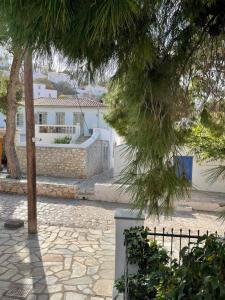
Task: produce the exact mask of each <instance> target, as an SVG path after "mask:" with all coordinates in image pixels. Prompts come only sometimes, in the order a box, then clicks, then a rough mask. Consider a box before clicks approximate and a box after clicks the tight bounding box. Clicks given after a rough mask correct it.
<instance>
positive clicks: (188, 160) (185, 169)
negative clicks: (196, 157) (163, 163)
mask: <svg viewBox="0 0 225 300" xmlns="http://www.w3.org/2000/svg"><path fill="white" fill-rule="evenodd" d="M175 163H176V167H177V174H178V176H185V177H186V178H187V180H188V181H190V182H191V181H192V167H193V156H176V157H175Z"/></svg>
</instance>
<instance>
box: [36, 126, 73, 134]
mask: <svg viewBox="0 0 225 300" xmlns="http://www.w3.org/2000/svg"><path fill="white" fill-rule="evenodd" d="M36 129H37V133H53V134H54V133H56V134H58V133H63V134H68V135H74V134H75V133H76V131H77V125H36Z"/></svg>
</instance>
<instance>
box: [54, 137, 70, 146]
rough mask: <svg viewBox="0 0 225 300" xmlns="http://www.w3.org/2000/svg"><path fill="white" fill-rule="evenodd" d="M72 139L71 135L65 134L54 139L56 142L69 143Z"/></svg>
mask: <svg viewBox="0 0 225 300" xmlns="http://www.w3.org/2000/svg"><path fill="white" fill-rule="evenodd" d="M70 141H71V137H69V136H64V137H62V138H57V139H54V144H69V143H70Z"/></svg>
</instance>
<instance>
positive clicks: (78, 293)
mask: <svg viewBox="0 0 225 300" xmlns="http://www.w3.org/2000/svg"><path fill="white" fill-rule="evenodd" d="M0 232H1V233H0V240H1V246H0V251H1V254H0V299H2V300H3V299H5V300H6V299H9V300H10V299H11V300H12V299H21V298H16V296H18V295H19V294H20V293H22V294H23V295H24V297H26V296H27V297H26V298H22V299H27V300H31V299H32V300H36V299H37V300H47V299H51V300H62V299H64V300H100V299H102V300H103V299H107V300H109V299H111V295H112V284H113V277H114V251H115V250H114V232H113V231H109V230H107V231H102V230H94V229H83V228H82V229H79V228H70V227H58V226H44V225H40V226H39V231H38V235H36V236H28V235H27V228H23V229H19V230H16V231H10V230H6V229H3V223H0ZM13 291H14V293H15V294H13ZM10 296H11V297H10Z"/></svg>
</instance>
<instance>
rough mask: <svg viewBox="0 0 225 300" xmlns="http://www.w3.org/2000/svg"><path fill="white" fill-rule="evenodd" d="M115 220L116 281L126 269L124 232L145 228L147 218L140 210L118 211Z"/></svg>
mask: <svg viewBox="0 0 225 300" xmlns="http://www.w3.org/2000/svg"><path fill="white" fill-rule="evenodd" d="M114 218H115V222H116V253H115V279H118V278H120V277H121V276H122V275H124V267H125V246H124V234H123V233H124V230H125V229H129V228H130V227H135V226H144V219H145V217H144V215H143V214H140V213H139V211H138V210H129V209H118V210H116V212H115V216H114Z"/></svg>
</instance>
